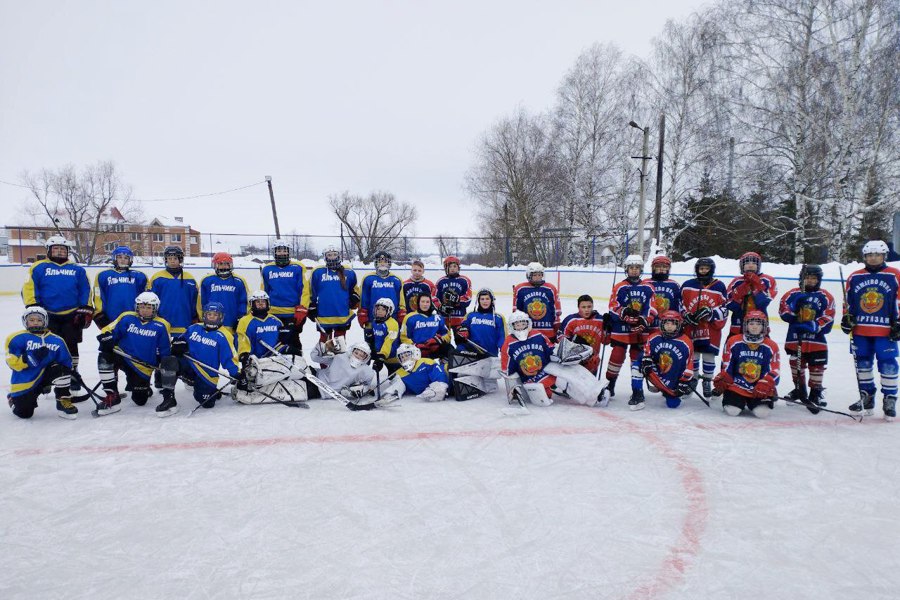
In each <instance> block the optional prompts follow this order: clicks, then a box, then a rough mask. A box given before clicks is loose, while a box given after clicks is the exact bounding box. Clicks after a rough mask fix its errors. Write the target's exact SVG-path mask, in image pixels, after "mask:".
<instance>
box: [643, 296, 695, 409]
mask: <svg viewBox="0 0 900 600" xmlns="http://www.w3.org/2000/svg"><path fill="white" fill-rule="evenodd" d="M693 354H694V348H693V344H692V343H691V339H690V338H689V337H688V336H686V335H684V332H683V322H682V317H681V313H679V312H677V311H674V310H667V311H665V312H663V313H662V314H661V315H660V317H659V331H655V332H653V333H652V334H650V337H649V338H648V339H647V343H645V344H644V355H643V357H642V358H641V373H643V374H644V377H646V378H647V381H649V382H650V384H651V385H653V387H655V388H656V389H658V390H659V391H661V392H662V395H663V398H665V400H666V406H668V407H669V408H678V407H679V406H681V397H682V396H687V395H690V394H691V393H692V392H693V391H694V389H695V388H696V386H697V382H696V380H695V379H694V371H693V369H692V368H691V367H692V365H693V364H694V357H693ZM628 404H629V405H628V408H630V409H631V410H641V409H642V408H644V403H643V402H640V403H638V404H631V403H630V402H629V403H628Z"/></svg>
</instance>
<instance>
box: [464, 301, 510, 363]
mask: <svg viewBox="0 0 900 600" xmlns="http://www.w3.org/2000/svg"><path fill="white" fill-rule="evenodd" d="M463 326H464V327H465V328H467V329H468V330H469V339H470V340H472V341H473V342H475V343H476V344H478V345H479V346H481V347H482V348H484V350H485V351H486V352H487V353H488V354H490V355H491V356H497V354H499V352H500V348H501V347H502V346H503V340H505V339H506V320H505V319H504V318H503V315H500V314H497V313H495V312H493V311H491V312H481V311H478V310H474V311H472V312H470V313H469V314H467V315H466V318H465V319H464V320H463ZM464 345H465V344H464V343H460V344H459V347H462V346H464Z"/></svg>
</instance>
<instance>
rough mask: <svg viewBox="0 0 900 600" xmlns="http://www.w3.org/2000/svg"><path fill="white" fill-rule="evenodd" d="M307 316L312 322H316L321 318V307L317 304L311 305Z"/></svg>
mask: <svg viewBox="0 0 900 600" xmlns="http://www.w3.org/2000/svg"><path fill="white" fill-rule="evenodd" d="M306 316H307V317H309V319H310V320H311V321H315V320H316V319H317V318H319V307H318V306H316V305H315V304H310V305H309V310H307V311H306Z"/></svg>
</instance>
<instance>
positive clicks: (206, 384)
mask: <svg viewBox="0 0 900 600" xmlns="http://www.w3.org/2000/svg"><path fill="white" fill-rule="evenodd" d="M224 316H225V307H223V306H222V305H221V304H219V303H217V302H211V303H209V304H208V305H206V306H204V307H203V324H202V325H201V324H199V323H197V324H194V325H191V326H190V327H188V330H187V332H186V333H185V335H184V339H183V340H179V341H178V342H176V343H173V344H172V352H173V353H174V354H181V355H188V356H190V357H191V358H193V359H194V360H196V361H199V362H201V363H203V364H204V365H207V366H206V367H204V366H201V365H199V364H197V363H196V362H194V361H192V360H188V361H187V362H188V365H189V368H190V369H191V370H192V371H193V374H194V400H196V401H197V402H199V403H200V405H201V406H202V407H203V408H212V407H214V406H215V405H216V400H218V399H219V396H220V395H221V393H220V392H219V390H218V387H219V372H218V371H217V370H212V369H218V368H219V367H224V368H225V370H226V371H228V374H229V375H231V377H232V378H233V379H240V372H239V370H238V361H237V356H236V355H235V353H234V346H232V344H231V340H230V339H229V338H230V336H228V335H226V334H225V333H223V332H222V331H221V330H220V328H221V327H222V319H223V318H224ZM182 341H183V342H184V343H183V344H182ZM208 367H211V368H208ZM173 402H174V399H173Z"/></svg>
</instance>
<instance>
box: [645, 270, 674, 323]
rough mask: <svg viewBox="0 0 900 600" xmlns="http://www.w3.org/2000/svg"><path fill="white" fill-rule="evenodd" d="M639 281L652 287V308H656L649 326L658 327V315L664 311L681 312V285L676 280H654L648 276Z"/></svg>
mask: <svg viewBox="0 0 900 600" xmlns="http://www.w3.org/2000/svg"><path fill="white" fill-rule="evenodd" d="M641 283H646V284H647V285H649V286H650V287H651V288H653V308H655V309H656V318H655V319H654V320H653V322H652V323H651V324H650V326H651V327H659V315H661V314H663V313H664V312H665V311H667V310H674V311H675V312H681V286H680V285H678V282H677V281H675V280H674V279H666V280H665V281H656V280H655V279H653V278H652V277H650V278H647V279H645V280H644V281H642V282H641Z"/></svg>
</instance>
